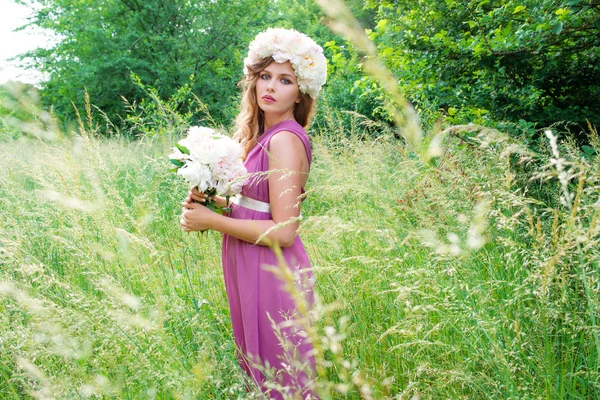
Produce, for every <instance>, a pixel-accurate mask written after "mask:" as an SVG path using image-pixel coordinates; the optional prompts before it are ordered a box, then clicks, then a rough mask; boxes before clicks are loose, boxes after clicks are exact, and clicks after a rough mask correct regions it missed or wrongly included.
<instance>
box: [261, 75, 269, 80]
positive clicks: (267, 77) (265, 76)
mask: <svg viewBox="0 0 600 400" xmlns="http://www.w3.org/2000/svg"><path fill="white" fill-rule="evenodd" d="M269 78H270V76H269V74H262V75H261V76H260V79H269Z"/></svg>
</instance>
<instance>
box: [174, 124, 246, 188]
mask: <svg viewBox="0 0 600 400" xmlns="http://www.w3.org/2000/svg"><path fill="white" fill-rule="evenodd" d="M178 144H179V145H180V146H183V147H185V149H187V150H188V151H189V154H185V153H183V152H182V151H181V150H180V149H178V148H174V149H173V152H172V153H171V154H170V155H169V159H171V160H174V161H176V162H174V164H176V165H179V164H178V163H183V166H181V167H179V168H178V171H177V173H178V174H179V175H181V176H183V177H184V178H185V180H186V181H187V182H188V183H189V184H190V185H192V186H196V187H198V190H200V191H201V192H207V191H209V190H211V189H216V191H217V194H219V195H222V196H233V195H236V194H238V193H240V192H241V191H242V187H243V185H244V183H245V179H244V177H245V176H246V175H247V173H248V172H247V171H246V168H245V167H244V164H243V162H242V159H241V155H242V150H241V148H240V145H239V144H238V143H237V142H235V141H234V140H232V139H231V138H229V137H227V136H224V135H219V134H217V133H216V132H215V131H214V130H213V129H210V128H205V127H198V126H193V127H191V128H190V129H189V130H188V135H187V137H185V138H184V139H182V140H180V141H179V143H178ZM185 149H184V150H185Z"/></svg>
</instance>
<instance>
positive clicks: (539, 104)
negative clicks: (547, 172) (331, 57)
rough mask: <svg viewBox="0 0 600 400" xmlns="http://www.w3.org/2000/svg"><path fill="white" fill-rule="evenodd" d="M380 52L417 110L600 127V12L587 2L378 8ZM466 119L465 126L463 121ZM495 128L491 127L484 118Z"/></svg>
mask: <svg viewBox="0 0 600 400" xmlns="http://www.w3.org/2000/svg"><path fill="white" fill-rule="evenodd" d="M367 6H368V7H371V8H373V9H375V10H377V18H376V20H377V27H376V28H375V29H374V30H373V32H372V35H371V36H372V38H373V39H374V40H375V41H376V43H377V45H378V48H379V52H380V55H381V57H382V59H383V60H384V61H385V63H386V64H387V65H388V66H389V67H390V68H391V69H392V70H393V72H394V73H395V74H396V76H397V77H398V78H399V81H400V85H401V87H402V88H403V91H404V92H405V93H408V94H409V96H410V98H411V99H412V101H413V102H414V103H416V104H417V105H418V106H419V107H421V108H425V109H432V110H436V109H441V110H443V111H444V113H446V114H449V115H450V116H451V117H452V116H453V114H452V112H451V110H465V111H466V113H467V114H468V115H469V116H470V118H471V119H472V120H474V121H475V122H483V121H486V120H487V121H511V122H513V123H516V122H518V121H520V120H524V121H528V122H533V123H537V124H538V127H544V126H549V125H551V124H553V123H556V122H563V121H567V122H572V123H578V124H580V127H579V130H586V129H587V123H586V119H588V120H589V121H590V122H591V123H592V124H596V125H597V124H600V84H599V83H598V82H600V64H599V63H598V59H599V56H600V39H599V38H600V35H598V32H599V31H600V25H599V22H598V21H600V9H599V8H598V6H597V5H594V4H591V3H588V2H585V1H563V0H545V1H538V0H519V1H513V0H510V1H493V0H484V1H479V2H465V1H450V0H448V1H441V2H440V1H419V2H418V4H417V3H415V2H410V1H395V2H389V1H385V2H375V1H368V2H367ZM462 122H464V120H463V121H462ZM488 123H490V122H488Z"/></svg>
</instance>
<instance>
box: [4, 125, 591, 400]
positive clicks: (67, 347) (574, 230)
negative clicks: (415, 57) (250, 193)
mask: <svg viewBox="0 0 600 400" xmlns="http://www.w3.org/2000/svg"><path fill="white" fill-rule="evenodd" d="M357 118H358V117H357ZM324 120H325V121H328V122H327V124H326V125H324V126H319V127H314V129H313V131H312V132H311V135H312V141H313V147H314V164H313V166H312V170H311V178H310V182H309V187H308V198H307V200H306V201H305V202H304V205H303V215H304V221H303V223H302V225H301V235H302V237H303V240H304V242H305V245H306V247H307V250H308V252H309V255H310V258H311V260H312V263H313V266H314V270H315V274H316V279H317V286H316V292H317V295H318V297H319V301H318V303H317V320H316V332H317V335H318V337H319V340H318V343H317V348H318V349H319V350H320V353H319V354H318V365H319V389H320V393H321V395H322V397H324V398H360V397H362V398H398V399H410V398H415V399H417V398H504V399H523V398H536V399H537V398H545V399H556V398H600V395H599V393H600V377H599V372H598V371H599V369H598V368H599V362H598V361H599V355H600V341H599V335H600V330H599V329H598V321H599V318H600V315H599V312H600V311H599V310H600V308H599V307H600V304H599V300H598V299H599V292H600V274H599V269H598V260H599V258H600V257H599V252H600V250H599V249H600V246H598V241H599V236H600V235H599V234H600V224H599V218H598V214H599V209H600V200H599V192H600V191H599V190H598V189H599V187H600V186H599V179H600V178H599V177H600V173H599V171H598V168H599V164H598V160H597V158H593V157H592V158H590V157H588V158H585V157H582V156H580V153H579V152H578V151H577V149H576V148H575V147H573V146H572V145H571V144H570V143H569V142H568V141H560V142H559V141H557V140H556V139H555V138H554V137H553V136H552V135H550V137H549V139H548V141H547V146H546V147H547V148H546V149H545V153H544V154H542V155H536V156H535V157H534V156H532V155H530V154H529V153H528V152H527V151H526V149H523V148H520V147H519V146H518V144H517V143H513V142H511V140H509V139H508V138H506V137H505V136H503V135H501V134H499V133H497V132H493V131H488V130H485V129H483V128H480V129H478V130H477V135H476V136H475V137H474V138H470V139H464V138H463V139H461V137H460V132H461V131H462V130H461V129H459V128H453V129H450V130H448V131H446V132H445V133H444V134H443V135H441V136H439V137H441V138H442V139H443V140H442V141H441V142H440V143H439V145H440V146H441V149H442V151H441V153H440V154H441V155H440V156H439V157H437V158H433V159H431V160H430V161H428V162H427V161H423V158H422V157H419V156H418V155H417V154H416V153H414V152H413V151H412V150H410V149H407V147H406V146H405V145H403V144H402V143H401V142H399V141H398V140H396V139H394V138H393V135H391V134H390V135H385V134H384V135H381V136H379V137H378V138H377V139H369V138H368V137H364V136H361V135H360V134H359V133H358V132H360V129H359V125H360V124H361V123H362V121H360V120H358V119H357V121H356V124H355V125H354V126H355V127H356V129H355V130H353V131H351V132H342V130H343V127H342V125H341V124H338V123H337V122H336V121H337V119H336V118H335V115H333V114H332V115H330V116H328V118H325V119H324ZM92 128H93V127H91V126H86V125H85V123H82V125H81V126H80V129H79V133H78V134H77V135H73V136H71V137H66V136H64V135H63V136H62V138H60V139H56V140H53V141H42V140H32V139H30V140H21V141H8V142H4V143H2V144H0V323H1V324H0V348H1V349H2V350H1V352H0V397H1V398H7V399H20V398H88V397H105V398H108V397H113V398H165V399H166V398H215V399H226V398H252V397H258V398H260V397H261V394H260V392H257V391H256V390H254V389H252V385H251V383H250V382H248V381H247V378H246V377H245V375H244V373H243V372H241V370H240V369H239V367H238V366H237V361H236V359H235V355H234V345H233V338H232V335H231V329H230V325H229V316H228V309H227V301H226V298H225V294H224V287H223V282H222V277H221V266H220V238H219V236H218V235H217V234H215V233H210V234H208V235H204V236H198V235H190V234H186V233H184V232H182V231H181V229H180V228H179V226H178V214H179V212H180V210H179V203H180V202H181V200H182V198H183V197H184V195H185V193H186V188H185V186H184V183H183V182H182V181H181V180H179V179H177V177H176V176H175V175H174V174H173V173H171V172H170V171H169V166H168V162H167V160H166V155H167V154H168V153H169V150H170V148H171V145H172V142H173V141H174V140H176V139H177V138H171V137H168V136H157V137H155V138H154V139H152V140H144V141H127V140H122V139H119V138H118V137H114V138H112V139H98V138H96V137H95V136H94V134H93V129H92ZM465 129H471V130H474V129H475V128H473V127H466V128H465ZM334 132H335V133H336V134H333V133H334ZM54 136H55V137H56V136H57V135H54ZM592 141H595V144H596V146H597V145H598V138H597V135H595V134H592ZM596 148H598V147H596ZM247 387H249V388H250V389H249V391H247Z"/></svg>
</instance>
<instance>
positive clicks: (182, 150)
mask: <svg viewBox="0 0 600 400" xmlns="http://www.w3.org/2000/svg"><path fill="white" fill-rule="evenodd" d="M175 147H177V148H178V149H179V151H181V152H182V153H183V154H188V155H189V154H190V151H189V150H188V148H187V147H185V146H182V145H180V144H179V143H175Z"/></svg>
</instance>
